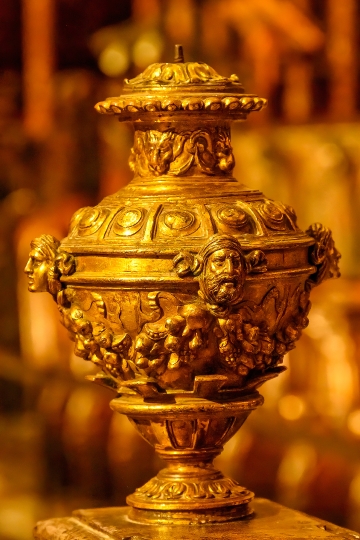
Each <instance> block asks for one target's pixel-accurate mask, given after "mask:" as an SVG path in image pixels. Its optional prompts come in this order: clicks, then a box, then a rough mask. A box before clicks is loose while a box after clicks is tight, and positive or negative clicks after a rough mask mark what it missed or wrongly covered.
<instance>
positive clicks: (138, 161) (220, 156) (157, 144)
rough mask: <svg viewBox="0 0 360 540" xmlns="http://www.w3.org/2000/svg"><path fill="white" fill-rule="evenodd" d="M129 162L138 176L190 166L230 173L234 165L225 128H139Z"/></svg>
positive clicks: (207, 171) (183, 170) (181, 172)
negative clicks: (184, 129)
mask: <svg viewBox="0 0 360 540" xmlns="http://www.w3.org/2000/svg"><path fill="white" fill-rule="evenodd" d="M129 165H130V168H131V170H132V171H133V172H134V173H135V175H136V176H141V177H146V176H161V175H165V174H169V175H171V176H182V175H185V174H187V173H188V172H189V171H190V169H191V171H192V172H196V170H197V171H199V172H200V173H203V174H206V175H210V176H211V175H223V174H229V173H231V171H232V170H233V168H234V166H235V159H234V155H233V152H232V147H231V142H230V132H229V130H228V129H226V128H220V127H217V128H206V129H205V128H202V129H197V130H195V131H180V132H176V131H175V130H166V131H156V130H147V131H142V130H137V131H136V132H135V139H134V146H133V148H132V150H131V154H130V158H129Z"/></svg>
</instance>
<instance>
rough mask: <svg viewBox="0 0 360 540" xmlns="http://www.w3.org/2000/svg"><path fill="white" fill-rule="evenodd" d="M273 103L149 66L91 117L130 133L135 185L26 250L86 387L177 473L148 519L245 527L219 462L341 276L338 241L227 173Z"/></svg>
mask: <svg viewBox="0 0 360 540" xmlns="http://www.w3.org/2000/svg"><path fill="white" fill-rule="evenodd" d="M265 105H266V100H264V99H262V98H258V97H257V96H254V95H252V94H246V93H245V92H244V89H243V88H242V86H241V84H240V82H239V80H238V78H237V77H236V76H235V75H232V76H231V77H229V78H226V77H222V76H220V75H218V74H217V73H216V72H215V71H214V70H213V69H212V68H211V67H209V66H207V65H206V64H203V63H198V62H186V63H185V62H176V63H175V62H174V63H166V64H153V65H151V66H149V67H148V68H147V69H146V70H145V71H144V73H142V74H140V75H139V76H138V77H136V78H135V79H132V80H130V81H125V88H124V93H123V95H121V96H119V97H116V98H108V99H107V100H105V101H103V102H100V103H98V104H97V105H96V109H97V111H98V112H100V113H103V114H109V115H115V116H117V117H118V119H119V120H120V121H124V122H132V123H134V126H135V127H136V130H135V137H134V146H133V149H132V151H131V156H130V159H129V164H130V168H131V169H132V171H133V172H134V178H133V180H132V181H131V182H130V184H129V185H128V186H127V187H126V188H124V189H122V190H120V191H119V192H118V193H116V194H114V195H111V196H109V197H106V198H105V199H104V200H103V201H102V202H101V203H100V204H98V205H97V206H95V207H94V208H91V207H87V208H82V209H80V210H79V211H78V212H76V214H75V215H74V217H73V219H72V222H71V228H70V231H69V234H68V236H67V238H65V239H64V240H63V241H62V242H61V243H60V242H58V241H57V240H56V239H54V238H53V237H50V236H48V235H43V236H42V237H40V238H39V239H36V240H34V242H33V243H32V246H31V249H32V251H31V252H30V258H29V261H28V264H27V265H26V268H25V272H26V273H27V275H28V277H29V290H30V291H32V292H43V291H47V292H50V294H52V296H53V298H54V299H55V301H56V302H57V305H58V308H59V312H60V316H61V322H62V324H63V325H64V326H65V327H66V328H67V330H68V331H69V333H70V336H71V339H72V340H73V341H74V344H75V354H77V355H78V356H80V357H82V358H83V359H84V360H87V361H91V362H93V363H94V364H95V365H96V366H98V368H99V372H98V374H97V375H95V376H93V377H91V379H92V380H93V381H94V382H96V383H98V384H101V385H104V386H107V387H108V388H110V389H112V390H113V391H114V392H115V393H116V397H115V399H113V401H112V402H111V407H112V408H113V409H114V410H115V411H118V412H120V413H123V414H126V415H127V416H128V417H129V419H130V420H131V422H132V424H133V425H134V427H135V428H136V429H137V430H138V431H139V432H140V433H141V435H142V436H143V437H144V438H145V439H146V440H147V441H148V442H149V443H150V444H152V445H153V446H155V448H156V451H157V452H158V453H159V455H160V456H161V457H162V458H163V459H164V460H165V461H166V462H167V468H165V469H163V470H162V471H160V473H159V474H158V475H157V476H156V477H155V478H153V479H152V480H150V481H149V482H147V483H146V484H145V485H144V486H142V487H141V488H139V489H137V490H136V491H135V493H133V494H132V495H130V496H129V497H128V499H127V502H128V504H129V506H130V509H129V516H130V518H131V519H134V520H135V521H138V522H144V523H194V522H199V521H201V522H221V521H227V520H232V519H238V518H241V517H243V516H247V515H249V514H251V512H252V509H251V505H250V503H251V500H252V498H253V494H252V493H251V492H249V491H248V490H247V489H245V488H243V487H241V486H240V485H239V484H238V483H237V482H235V481H233V480H231V479H230V478H227V477H226V476H224V475H223V474H222V473H221V471H218V470H217V469H215V468H214V466H213V465H212V461H213V459H214V457H216V455H218V454H219V453H220V452H221V450H222V446H223V444H224V443H225V442H226V441H227V440H229V439H230V438H231V437H232V435H233V434H234V433H236V431H237V430H238V429H239V428H240V427H241V425H242V424H243V422H244V421H245V420H246V418H247V416H248V415H249V414H250V412H251V411H252V410H254V409H255V408H257V407H258V406H260V405H261V404H262V402H263V399H262V397H261V396H260V394H259V393H258V388H260V386H261V385H262V384H263V383H264V382H265V381H267V380H269V379H271V378H274V377H276V376H277V375H279V374H280V373H281V372H282V371H283V370H284V369H285V368H284V367H283V366H282V361H283V357H284V355H285V354H286V353H287V352H288V351H289V350H291V349H293V348H294V347H295V344H296V341H297V340H298V339H299V338H300V336H301V332H302V330H303V329H304V328H305V327H306V326H307V324H308V314H309V311H310V300H309V297H310V292H311V290H312V288H313V287H314V286H316V285H318V284H320V283H321V282H322V281H323V280H324V279H328V278H331V277H338V275H339V271H338V261H339V253H338V251H337V250H336V248H335V245H334V242H333V239H332V236H331V231H330V230H329V229H326V228H325V227H323V226H322V225H320V224H314V225H312V226H310V227H309V229H308V230H307V231H306V233H304V232H302V231H301V230H300V229H299V228H298V226H297V223H296V215H295V212H294V210H293V209H292V208H291V207H289V206H287V205H285V204H283V203H280V202H278V201H271V200H269V199H267V198H266V197H265V196H264V195H263V194H262V193H260V192H259V191H257V190H251V189H248V188H245V187H244V186H243V185H242V184H239V183H238V182H237V181H236V179H235V178H234V177H233V176H232V170H233V168H234V164H235V161H234V156H233V151H232V147H231V134H230V123H231V122H232V121H234V120H245V119H246V117H247V115H248V114H249V113H250V112H254V111H259V110H260V109H261V108H262V107H264V106H265ZM204 464H205V465H204Z"/></svg>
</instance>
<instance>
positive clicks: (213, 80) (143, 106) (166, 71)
mask: <svg viewBox="0 0 360 540" xmlns="http://www.w3.org/2000/svg"><path fill="white" fill-rule="evenodd" d="M266 105H267V100H266V99H264V98H260V97H258V96H257V95H255V94H245V93H244V88H243V86H242V84H241V83H240V81H239V78H238V76H237V75H231V76H230V77H223V76H221V75H219V74H218V73H217V72H216V71H215V70H214V69H213V68H212V67H210V66H209V65H207V64H205V63H204V62H184V56H183V50H182V46H181V45H175V60H174V62H172V63H156V64H151V65H150V66H148V67H147V68H146V69H145V71H143V72H142V73H140V74H139V75H137V77H135V78H133V79H130V80H129V79H125V81H124V94H122V95H120V96H118V97H109V98H107V99H105V100H104V101H100V102H99V103H97V104H96V105H95V109H96V110H97V112H99V113H100V114H112V115H116V116H118V117H119V120H120V121H130V122H131V121H134V120H136V119H137V117H139V116H140V117H141V118H142V119H144V116H145V115H146V116H148V115H149V113H150V114H151V115H152V116H153V113H156V115H157V119H159V118H160V119H161V117H162V116H163V115H166V116H168V115H169V113H170V114H173V113H175V114H176V113H180V114H181V115H183V114H184V113H185V114H189V113H196V114H209V113H210V114H213V113H216V114H221V115H222V117H225V118H226V117H228V118H229V119H233V120H239V119H240V120H241V119H245V118H246V117H247V115H248V114H249V113H250V112H254V111H260V110H261V109H263V108H264V107H266Z"/></svg>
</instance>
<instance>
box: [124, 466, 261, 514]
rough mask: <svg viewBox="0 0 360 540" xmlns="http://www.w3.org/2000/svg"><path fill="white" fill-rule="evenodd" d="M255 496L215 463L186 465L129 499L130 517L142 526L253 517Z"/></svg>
mask: <svg viewBox="0 0 360 540" xmlns="http://www.w3.org/2000/svg"><path fill="white" fill-rule="evenodd" d="M253 498H254V494H253V493H252V492H251V491H248V490H247V489H245V488H244V487H242V486H240V485H239V484H238V483H237V482H235V481H234V480H231V479H230V478H227V477H225V476H224V475H223V474H222V473H221V472H220V471H218V470H217V469H215V468H214V467H213V466H212V464H207V465H204V466H194V465H191V464H190V465H187V464H186V462H184V463H182V464H177V465H176V466H175V467H171V466H170V467H168V468H166V469H163V470H162V471H160V472H159V473H158V475H157V476H155V478H152V479H151V480H150V481H149V482H147V483H146V484H145V485H144V486H142V487H141V488H138V489H137V490H136V491H135V493H133V494H132V495H129V497H127V499H126V502H127V504H128V505H129V506H131V509H130V512H129V518H130V519H132V520H134V521H138V522H141V523H164V524H165V523H179V524H195V523H200V524H201V523H218V522H224V521H232V520H234V519H240V518H242V517H245V516H249V515H250V514H252V509H251V506H250V503H251V501H252V500H253Z"/></svg>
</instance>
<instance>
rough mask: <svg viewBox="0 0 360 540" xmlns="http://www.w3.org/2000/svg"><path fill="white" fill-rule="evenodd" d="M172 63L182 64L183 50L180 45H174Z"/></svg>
mask: <svg viewBox="0 0 360 540" xmlns="http://www.w3.org/2000/svg"><path fill="white" fill-rule="evenodd" d="M174 62H175V63H176V64H183V63H184V49H183V46H182V45H175V57H174Z"/></svg>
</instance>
